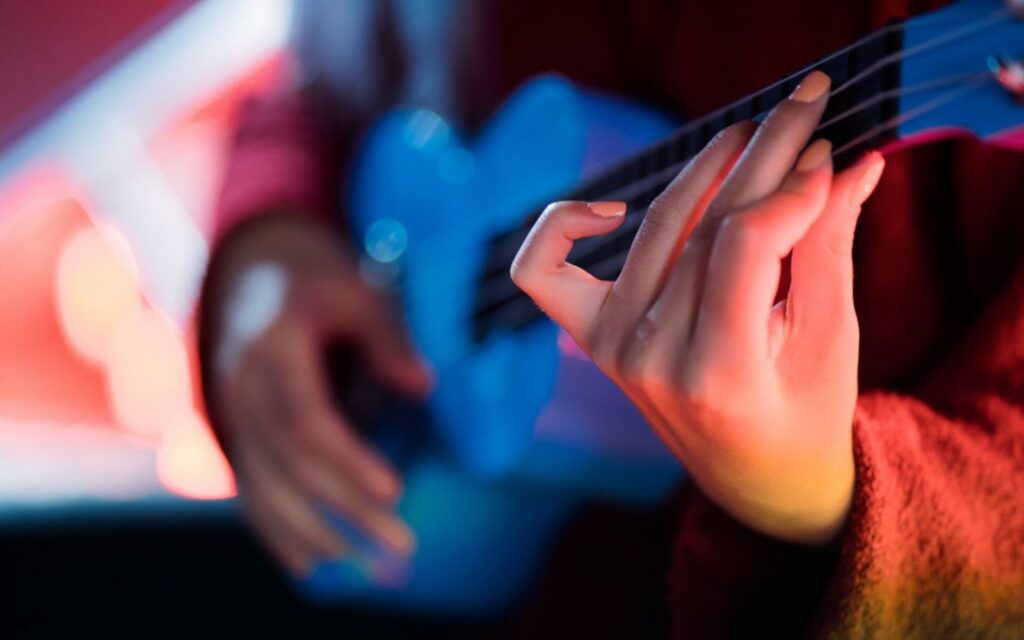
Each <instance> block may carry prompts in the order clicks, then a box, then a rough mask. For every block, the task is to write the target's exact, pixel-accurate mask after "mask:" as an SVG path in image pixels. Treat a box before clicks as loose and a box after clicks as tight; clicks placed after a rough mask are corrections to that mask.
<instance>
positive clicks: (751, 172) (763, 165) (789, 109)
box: [648, 72, 830, 339]
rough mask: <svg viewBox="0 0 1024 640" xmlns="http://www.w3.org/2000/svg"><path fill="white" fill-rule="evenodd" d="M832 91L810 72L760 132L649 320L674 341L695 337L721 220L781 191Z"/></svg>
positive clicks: (704, 220) (710, 208) (824, 79)
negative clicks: (667, 329) (668, 326)
mask: <svg viewBox="0 0 1024 640" xmlns="http://www.w3.org/2000/svg"><path fill="white" fill-rule="evenodd" d="M829 86H830V80H829V78H828V76H826V75H825V74H823V73H820V72H813V73H811V74H810V75H808V76H807V78H805V79H804V81H803V82H802V83H800V86H799V87H798V88H797V90H796V91H794V92H793V94H792V95H791V96H790V97H789V99H787V100H784V101H782V102H781V103H780V104H779V105H778V106H777V107H775V109H774V110H773V111H772V112H771V113H770V114H768V116H767V118H765V120H764V122H763V123H762V124H761V126H759V127H758V129H757V132H756V133H755V134H754V137H753V139H752V140H751V141H750V143H749V144H748V145H747V148H746V149H745V150H744V151H743V153H742V155H741V156H740V158H739V159H738V160H737V161H736V162H735V166H733V168H732V170H731V171H730V172H729V175H728V177H727V178H726V179H725V181H724V183H723V184H722V187H721V189H719V191H718V194H717V195H716V196H715V198H714V200H712V202H711V204H709V205H708V207H707V211H706V212H705V214H704V216H703V217H702V219H701V220H700V222H699V224H698V225H697V226H696V228H695V229H694V231H693V233H692V234H691V237H690V238H689V239H688V240H687V243H686V245H685V246H684V247H683V251H682V253H681V254H680V256H679V260H678V261H677V262H676V264H675V266H674V267H673V269H672V272H671V274H670V275H669V278H668V281H667V282H666V284H665V288H664V294H663V295H662V296H661V298H662V299H667V300H671V301H672V304H671V305H670V308H669V309H666V308H665V305H664V304H662V302H661V301H660V300H659V301H656V302H655V303H654V305H652V308H651V310H650V312H649V314H648V315H649V318H650V321H651V322H652V323H653V324H655V325H661V324H664V323H666V322H671V323H672V325H673V335H674V336H675V335H685V336H688V337H689V336H690V335H691V332H692V331H693V330H694V328H695V325H696V322H695V317H696V313H697V311H696V310H697V308H698V307H699V306H700V304H701V299H702V298H703V295H704V293H703V290H704V286H705V280H706V274H707V268H708V260H709V258H710V256H711V251H712V247H713V246H714V244H715V242H716V238H717V236H718V226H719V224H720V223H721V220H722V218H723V217H724V216H725V215H726V214H727V213H728V212H730V211H737V210H739V209H743V208H746V207H747V206H749V205H750V204H751V203H753V202H756V201H757V200H760V199H761V198H764V197H766V196H767V195H769V194H770V193H773V192H774V191H775V190H776V189H778V187H779V185H780V184H781V183H782V181H783V180H784V179H785V177H786V175H787V174H788V173H789V172H790V170H791V169H792V167H793V164H794V162H795V160H796V158H797V156H798V155H799V154H800V150H801V149H802V148H803V147H804V145H806V144H807V141H808V139H809V138H810V136H811V135H812V134H813V132H814V129H815V127H816V126H817V124H818V121H819V120H820V119H821V114H822V113H824V110H825V104H826V102H827V93H828V88H829ZM673 339H675V338H673Z"/></svg>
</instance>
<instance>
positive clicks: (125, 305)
mask: <svg viewBox="0 0 1024 640" xmlns="http://www.w3.org/2000/svg"><path fill="white" fill-rule="evenodd" d="M56 295H57V309H58V310H59V313H58V316H59V318H60V323H61V328H62V329H63V331H64V335H65V337H66V338H67V340H68V342H69V343H70V344H71V345H72V347H74V349H75V350H76V351H78V353H79V354H80V355H82V356H83V357H84V358H86V359H87V360H89V361H91V362H94V363H96V364H103V363H104V362H106V360H107V355H108V351H109V349H110V345H111V342H112V341H113V339H114V338H115V336H117V335H118V334H119V333H120V331H121V329H122V328H123V327H124V326H125V325H126V323H129V322H131V321H132V320H134V318H135V316H136V315H137V314H138V313H139V312H140V310H141V297H140V293H139V271H138V267H137V266H136V263H135V259H134V257H133V255H132V251H131V247H130V246H129V245H128V242H127V241H126V240H125V239H124V236H122V235H121V233H120V232H118V231H117V230H116V229H114V228H113V227H111V226H97V227H88V228H84V229H82V230H81V231H78V232H77V233H75V234H74V235H72V236H71V237H70V238H69V239H68V241H67V244H66V245H65V246H64V249H63V251H62V253H61V255H60V258H59V262H58V264H57V282H56Z"/></svg>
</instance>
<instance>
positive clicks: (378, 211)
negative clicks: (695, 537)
mask: <svg viewBox="0 0 1024 640" xmlns="http://www.w3.org/2000/svg"><path fill="white" fill-rule="evenodd" d="M675 125H676V123H674V122H672V121H671V120H669V119H668V118H665V117H664V116H661V115H659V114H656V113H654V112H652V111H650V110H648V109H644V108H641V107H638V106H636V105H633V104H630V103H627V102H623V101H619V100H615V99H611V98H604V97H600V96H596V95H591V94H584V93H582V92H579V91H577V90H575V89H574V88H573V87H572V86H571V85H570V84H569V83H567V82H566V81H564V80H562V79H559V78H556V77H542V78H539V79H536V80H534V81H532V82H531V83H529V84H527V85H526V86H525V87H524V88H522V89H521V90H520V91H519V92H517V93H516V94H515V95H513V97H512V98H511V99H510V100H509V101H508V102H507V103H506V104H505V106H504V107H503V109H501V111H500V112H499V113H498V114H497V115H496V116H495V118H494V119H493V120H492V122H491V123H490V124H489V126H488V127H487V128H486V129H485V130H483V131H482V132H481V133H480V134H479V135H477V136H475V137H474V138H473V139H472V140H467V139H466V138H464V137H463V136H462V135H460V133H459V132H457V131H456V130H455V129H453V128H452V127H451V126H450V125H449V124H448V123H446V122H444V121H443V120H442V119H441V118H440V117H439V116H437V115H435V114H433V113H430V112H425V111H396V112H393V113H391V114H388V115H386V116H385V117H383V118H382V119H381V120H380V121H378V123H377V124H376V125H375V127H374V128H373V129H372V130H371V132H370V133H369V136H368V138H367V139H366V141H365V144H364V146H363V149H362V152H361V154H360V156H359V159H358V161H357V165H356V169H355V172H354V174H353V181H352V185H353V187H352V190H351V191H350V193H349V194H348V201H349V211H350V212H351V217H350V221H351V224H352V229H353V237H354V238H359V239H361V240H362V241H363V244H364V249H365V251H366V254H367V257H366V260H367V262H368V265H369V267H370V269H371V270H372V271H373V272H374V273H377V274H378V275H380V274H387V275H390V276H392V277H394V280H395V284H396V285H397V289H398V291H399V292H400V294H401V295H400V298H401V300H400V304H401V307H402V308H403V310H404V312H405V315H406V320H407V326H408V327H409V329H410V331H411V333H412V336H413V338H414V340H415V342H416V344H417V346H418V347H419V348H420V350H421V351H422V353H423V354H424V355H425V356H426V357H427V359H428V360H429V361H430V363H431V365H432V366H433V368H434V369H435V371H436V374H437V386H436V389H435V391H434V393H433V394H432V396H431V397H430V398H429V400H428V401H427V403H426V407H425V409H423V410H420V411H417V410H414V409H410V408H405V409H402V408H399V409H398V410H396V411H391V412H390V415H388V416H387V418H386V419H385V420H384V421H382V422H381V423H380V424H376V425H374V426H373V427H372V428H371V430H370V437H371V439H372V440H373V441H374V442H375V444H377V446H378V447H379V448H380V449H382V450H383V451H384V452H385V453H386V454H387V455H388V456H389V457H390V458H391V459H392V460H393V461H394V462H395V464H396V465H397V466H398V468H399V469H400V470H401V472H402V474H403V477H404V480H405V493H404V495H403V497H402V499H401V501H400V504H399V506H398V512H399V513H400V514H401V516H402V517H403V518H405V519H406V520H407V521H408V522H409V524H410V525H411V527H412V528H413V530H414V531H415V532H416V534H417V537H418V542H419V546H418V549H417V551H416V554H415V556H414V557H413V558H412V560H411V562H403V561H401V560H399V559H396V558H393V557H390V556H388V555H387V554H386V553H383V552H381V551H379V550H377V549H374V548H373V547H372V545H370V544H369V543H368V542H367V541H366V540H365V539H364V538H363V537H362V536H361V535H359V534H358V532H357V531H355V530H354V529H353V527H351V525H350V524H349V523H348V522H346V521H345V519H344V518H342V517H341V516H339V515H332V519H333V520H334V521H335V523H336V526H337V527H338V528H339V529H341V530H342V531H343V532H344V533H345V534H346V536H347V537H349V538H354V539H355V540H356V546H357V548H360V549H361V553H359V554H357V555H358V559H357V560H355V561H346V562H339V563H329V564H324V565H322V566H320V567H319V568H318V569H317V570H316V571H315V572H314V574H313V575H312V576H311V577H310V578H309V579H307V580H306V581H305V582H303V583H302V584H301V585H300V586H301V588H302V590H303V591H305V592H306V593H307V594H309V595H311V596H312V597H314V598H316V599H322V600H340V601H346V602H374V603H378V604H388V605H398V606H402V607H408V608H413V609H428V610H430V611H435V612H436V611H447V612H452V613H454V612H463V613H479V612H484V611H492V610H495V609H497V608H500V607H502V606H503V605H506V604H508V603H510V602H511V601H513V600H514V598H515V597H516V596H517V595H518V594H520V593H522V592H523V591H524V589H525V588H526V587H527V586H528V584H529V583H530V581H531V579H532V578H533V577H534V575H535V573H536V571H537V570H538V569H539V568H540V565H541V562H542V557H543V554H544V552H545V550H546V547H547V544H548V543H549V542H550V541H551V539H552V537H553V536H554V535H555V534H556V533H557V530H558V528H559V527H560V526H561V525H562V523H563V522H564V521H565V520H566V518H567V517H568V516H569V515H570V514H571V513H572V511H573V509H574V507H576V506H577V505H578V504H579V503H580V502H581V501H582V500H585V499H594V498H596V499H606V500H613V501H617V502H620V503H628V504H634V505H655V504H657V503H658V502H660V501H662V500H663V499H664V498H665V497H666V496H667V495H668V494H669V492H670V491H671V490H672V488H673V487H674V486H675V485H676V484H677V482H678V480H679V478H680V477H681V474H682V470H681V468H680V466H679V464H678V462H677V461H676V460H675V459H674V458H673V457H672V456H671V454H670V453H668V451H667V450H666V449H665V448H664V447H663V446H662V444H661V443H660V441H658V440H657V438H656V436H655V435H654V434H653V432H652V431H651V430H650V428H649V427H648V425H647V424H646V423H645V422H644V421H643V419H642V418H641V417H640V415H639V414H638V413H637V412H636V410H635V409H634V408H633V406H632V405H631V404H630V403H629V401H628V400H627V399H626V398H625V396H624V395H623V394H622V393H621V392H620V391H619V390H618V388H617V387H616V386H615V385H614V384H613V383H612V382H611V381H609V380H608V379H607V378H605V377H604V376H603V374H601V373H600V372H599V371H598V370H597V369H596V367H594V365H593V364H592V363H591V362H590V361H589V359H587V358H586V357H585V356H584V355H583V354H582V352H580V350H579V349H578V348H577V347H576V346H575V345H574V344H573V343H572V342H571V340H569V339H568V337H567V336H565V335H560V334H559V331H558V330H557V328H556V327H555V326H554V325H553V324H552V323H550V322H548V321H547V320H544V321H538V322H534V323H533V324H532V325H530V326H527V327H525V328H523V329H520V330H516V331H508V332H499V333H495V334H491V335H489V336H488V337H486V338H484V339H483V340H480V341H477V340H476V339H475V338H474V336H473V328H472V326H471V318H472V307H473V303H474V299H475V296H476V293H477V292H476V288H477V281H476V280H477V274H478V273H479V271H480V268H481V265H482V262H483V260H484V258H485V255H486V252H487V251H488V249H489V240H490V239H491V238H492V237H493V236H495V235H497V234H499V233H501V232H503V231H506V230H508V229H510V228H514V227H515V226H517V225H518V224H520V223H521V222H522V221H523V219H524V217H525V215H526V214H527V213H528V212H531V211H535V210H536V209H537V207H538V206H543V204H544V203H546V202H548V201H550V200H551V199H553V198H555V197H557V196H558V194H560V193H565V192H566V191H567V190H568V189H569V188H571V187H572V186H574V185H576V184H577V183H579V182H580V180H581V179H583V178H584V177H586V176H587V175H589V174H591V173H593V172H595V171H597V170H599V169H601V168H605V167H606V166H607V165H608V164H609V163H612V162H614V161H615V160H617V159H619V158H622V157H625V156H627V155H629V154H630V153H634V152H636V151H638V150H639V149H640V148H641V147H643V146H644V145H646V144H649V143H650V142H652V141H654V140H657V139H658V138H660V137H662V136H664V135H665V134H666V133H668V132H669V131H671V130H672V129H673V128H674V126H675Z"/></svg>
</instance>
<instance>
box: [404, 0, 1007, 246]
mask: <svg viewBox="0 0 1024 640" xmlns="http://www.w3.org/2000/svg"><path fill="white" fill-rule="evenodd" d="M1013 16H1014V14H1013V12H1012V11H1011V10H1009V9H1007V8H1004V9H999V10H996V11H994V12H986V13H985V14H984V15H983V16H982V17H981V18H979V19H978V20H977V21H975V22H970V23H968V24H967V25H965V26H964V27H962V28H960V29H958V30H955V31H952V32H948V33H944V34H942V35H939V36H936V37H934V38H932V39H930V40H927V41H925V42H922V43H920V44H919V45H916V46H915V47H913V48H912V49H909V50H903V51H900V52H898V53H895V54H892V55H890V56H887V57H886V58H884V59H883V60H882V61H880V63H878V64H875V65H873V66H872V67H869V68H868V69H865V71H864V72H861V73H860V74H857V76H854V78H851V79H850V80H848V81H846V82H844V83H843V84H842V85H840V86H839V87H837V88H835V89H833V90H832V91H831V92H830V94H829V96H830V98H833V97H835V96H836V95H838V94H839V93H841V92H843V91H845V90H847V89H849V88H850V87H852V86H854V84H855V83H858V82H861V81H863V80H865V79H866V78H868V77H869V76H870V75H873V74H874V73H877V72H879V71H881V70H882V69H884V68H885V67H886V66H888V65H891V64H894V63H896V62H900V61H902V60H904V59H906V58H907V57H910V56H912V55H916V54H918V53H922V52H924V51H926V50H929V49H931V48H934V47H935V46H938V45H941V44H948V43H949V42H952V41H953V40H955V39H957V38H961V37H964V36H966V35H970V34H971V33H974V32H976V31H978V30H981V29H983V28H987V27H989V26H993V25H995V24H998V23H1000V22H1002V21H1004V20H1007V19H1009V18H1012V17H1013ZM948 23H956V24H960V23H962V18H951V19H950V20H949V21H942V22H939V23H938V24H935V23H932V24H927V25H923V26H922V27H921V28H928V29H936V28H943V27H945V26H946V25H947V24H948ZM906 28H907V22H900V23H898V24H892V25H889V26H887V27H883V28H882V29H879V30H877V31H875V32H873V33H871V34H869V35H867V36H865V37H863V38H861V39H860V40H858V41H856V42H854V43H852V44H850V45H847V46H846V47H843V48H842V49H839V50H838V51H835V52H833V53H832V54H830V55H828V56H827V57H825V58H823V59H822V60H820V61H819V62H817V63H816V64H815V65H813V67H817V66H822V65H825V64H827V63H829V62H830V61H832V60H834V59H836V58H838V57H840V56H842V55H846V54H847V53H850V52H851V51H854V50H856V49H858V48H860V47H863V46H865V45H867V44H870V43H872V42H873V41H875V40H878V39H880V38H883V37H885V36H887V35H889V34H891V33H894V32H899V31H904V30H906ZM813 67H809V68H808V69H810V68H813ZM808 69H805V70H803V71H799V72H797V73H794V74H792V75H790V76H788V77H787V78H786V79H784V80H782V81H780V82H779V83H777V84H784V83H785V82H787V81H791V80H793V79H795V78H797V77H802V76H803V75H805V74H806V73H807V72H808ZM953 80H955V78H954V79H953ZM945 81H947V82H948V81H949V80H948V79H945ZM924 84H925V83H921V84H920V85H915V87H920V88H919V89H915V90H926V89H927V87H924V86H922V85H924ZM901 91H904V92H905V91H907V89H904V88H901V89H894V90H890V91H889V92H886V93H887V94H889V96H888V97H899V96H900V95H904V94H902V93H899V92H901ZM883 99H885V98H874V99H869V100H866V101H863V102H861V103H860V104H858V105H855V106H854V107H853V108H851V109H850V110H849V111H848V112H846V113H844V114H840V116H846V115H852V114H853V113H856V112H857V111H858V110H862V109H864V108H868V107H869V106H871V104H874V103H876V102H877V101H880V100H883ZM747 100H749V97H747V98H743V99H741V100H738V101H736V102H734V103H732V104H730V105H727V106H725V107H722V108H720V109H718V110H716V111H713V112H711V113H709V114H707V115H705V116H702V117H700V118H698V119H697V120H694V121H692V122H690V123H687V124H686V125H683V126H682V127H681V128H680V129H679V130H678V131H676V132H674V133H672V134H670V135H669V136H667V137H666V138H664V139H662V140H659V141H658V142H657V143H654V144H653V145H651V147H650V148H649V149H648V150H647V151H649V150H650V149H652V148H653V147H656V146H660V145H662V144H672V143H674V142H677V141H678V140H679V139H680V138H682V137H683V136H685V135H688V134H689V133H690V132H691V131H693V130H696V129H698V128H700V127H701V126H703V125H704V124H705V123H707V122H710V121H712V120H714V119H715V118H717V117H720V116H721V115H723V114H725V113H728V112H729V111H730V110H731V109H734V108H735V107H736V106H737V105H741V104H742V103H744V102H746V101H747ZM837 121H839V116H836V117H835V118H833V119H832V120H830V121H829V122H827V123H825V125H823V126H826V125H829V124H833V123H835V122H837ZM645 153H646V151H640V152H638V153H635V154H633V155H632V157H631V158H629V159H627V160H625V161H624V163H628V162H630V161H632V160H635V159H636V158H639V157H642V156H644V155H645ZM690 159H691V158H687V159H685V160H683V161H681V162H679V163H676V164H675V165H673V167H674V168H681V167H682V166H685V164H686V163H687V162H688V161H689V160H690ZM618 168H619V167H618V166H613V167H611V168H610V169H608V170H606V171H603V172H602V175H609V174H612V173H615V172H616V170H617V169H618ZM660 172H661V170H660V171H659V173H660ZM645 178H646V176H645V177H644V178H641V179H645ZM528 232H529V229H528V228H526V229H519V230H514V231H512V232H510V233H507V234H505V237H503V238H502V240H501V242H502V244H500V245H494V246H492V247H491V250H492V251H494V252H498V253H502V254H512V253H513V252H512V249H515V250H518V248H519V246H520V245H521V244H522V242H523V240H525V238H526V235H527V233H528ZM440 235H443V232H441V231H440V230H439V231H437V232H436V233H429V234H425V235H421V236H419V237H418V238H417V243H418V244H420V245H421V246H429V245H428V244H425V243H429V242H430V241H431V240H433V239H434V238H435V237H436V236H440ZM491 242H492V240H491V239H488V240H485V241H483V242H479V243H476V244H475V246H472V247H467V246H466V245H461V248H463V249H467V248H468V249H478V248H483V247H484V246H486V245H488V244H490V243H491ZM512 245H514V246H512ZM510 247H511V249H510Z"/></svg>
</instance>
